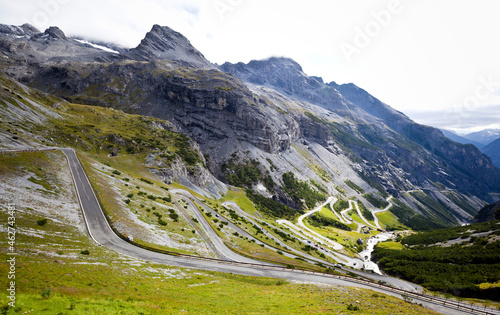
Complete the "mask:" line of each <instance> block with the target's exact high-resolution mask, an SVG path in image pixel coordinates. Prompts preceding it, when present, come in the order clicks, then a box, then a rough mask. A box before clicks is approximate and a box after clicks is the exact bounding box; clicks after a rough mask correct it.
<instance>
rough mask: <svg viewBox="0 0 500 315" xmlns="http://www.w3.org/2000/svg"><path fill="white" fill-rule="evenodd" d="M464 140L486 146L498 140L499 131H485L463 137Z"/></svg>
mask: <svg viewBox="0 0 500 315" xmlns="http://www.w3.org/2000/svg"><path fill="white" fill-rule="evenodd" d="M463 137H464V138H466V139H469V140H472V141H476V142H479V143H481V144H484V145H488V144H490V143H491V142H493V141H495V140H496V139H498V138H500V129H485V130H481V131H477V132H472V133H469V134H466V135H463Z"/></svg>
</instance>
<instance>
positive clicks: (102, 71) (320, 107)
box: [0, 25, 500, 227]
mask: <svg viewBox="0 0 500 315" xmlns="http://www.w3.org/2000/svg"><path fill="white" fill-rule="evenodd" d="M3 29H6V30H7V31H2V32H0V43H2V45H0V53H2V54H3V55H4V56H7V57H8V59H6V58H4V59H3V62H4V63H5V66H4V67H3V71H4V72H5V73H7V74H8V75H9V76H11V77H13V78H15V79H17V80H19V81H21V82H24V83H25V84H27V85H28V86H30V87H32V88H36V89H39V90H42V91H45V92H48V93H51V94H53V95H55V96H57V97H61V98H64V99H66V100H69V101H72V102H77V103H82V104H90V105H98V106H104V107H113V108H115V109H120V110H123V111H125V112H128V113H135V114H143V115H148V116H154V117H159V118H162V119H166V120H169V121H171V122H172V123H173V125H174V126H175V127H174V128H175V130H176V131H179V132H183V133H186V134H188V135H189V136H190V137H191V138H192V139H193V140H195V141H197V142H198V144H199V145H200V148H201V151H202V152H203V154H204V157H203V158H204V159H205V161H206V165H207V167H208V169H209V170H210V171H211V173H212V174H214V175H215V176H216V177H217V178H219V179H221V180H224V181H226V182H232V181H235V180H236V179H237V182H238V183H240V185H243V186H246V187H248V188H252V189H253V190H254V191H258V192H260V193H261V194H262V195H264V196H266V197H273V199H275V200H277V199H279V200H280V201H281V202H283V203H285V204H287V205H289V206H291V207H293V208H296V209H300V208H302V207H307V205H306V203H305V200H306V199H308V198H309V197H310V196H308V195H307V194H311V193H310V191H316V192H319V193H320V195H321V194H322V195H324V196H326V195H327V194H332V195H338V196H343V198H357V199H359V200H360V201H362V202H364V203H365V204H367V205H369V208H375V207H377V206H378V204H379V202H376V200H383V198H385V197H387V196H388V194H392V195H394V197H397V198H398V199H399V200H397V206H395V207H394V208H393V209H392V210H391V211H393V212H394V213H396V215H397V216H398V217H399V218H400V220H401V221H402V222H403V223H407V224H409V225H412V224H413V225H414V226H420V227H422V223H423V222H425V221H426V220H427V221H429V220H428V219H425V218H430V219H431V221H434V222H436V223H438V224H440V225H454V224H458V223H462V222H468V221H470V220H471V219H472V217H473V216H474V215H475V214H476V212H477V210H476V209H479V208H480V207H481V206H483V205H484V204H485V201H492V197H491V195H490V194H491V193H494V192H498V191H499V190H500V170H499V169H497V168H496V167H494V166H493V165H492V164H491V161H490V160H489V159H488V158H487V157H485V156H484V155H482V154H481V153H480V152H479V151H478V150H477V149H476V148H474V147H473V146H464V145H460V144H458V143H454V142H452V141H450V140H448V139H447V138H445V137H444V136H443V135H442V133H441V132H439V131H438V130H436V129H433V128H430V127H425V126H421V125H418V124H415V123H414V122H412V121H411V120H410V119H409V118H408V117H406V116H405V115H403V114H402V113H399V112H397V111H395V110H394V109H392V108H390V107H389V106H387V105H386V104H384V103H382V102H380V101H379V100H377V99H376V98H374V97H373V96H371V95H370V94H368V93H367V92H366V91H364V90H362V89H360V88H358V87H356V86H355V85H353V84H347V85H337V84H336V83H334V82H332V83H329V84H324V83H323V81H322V79H321V78H317V77H309V76H307V75H306V74H305V73H304V72H303V71H302V69H301V67H300V65H298V64H297V63H296V62H294V61H293V60H290V59H286V58H271V59H268V60H262V61H252V62H250V63H249V64H246V65H245V64H242V63H239V64H236V65H232V64H228V63H226V64H224V65H222V66H220V69H222V70H223V71H219V70H218V69H216V68H214V66H212V64H211V63H210V62H209V61H207V60H206V59H205V58H204V57H203V55H202V54H201V53H200V52H198V51H197V50H196V49H195V48H193V47H192V46H191V45H190V44H189V41H188V40H187V39H185V37H183V36H182V35H181V34H179V33H177V32H174V31H173V30H171V29H170V28H168V27H160V26H156V25H155V26H154V27H153V29H152V30H151V32H149V33H148V34H147V35H146V38H145V39H144V40H143V41H142V42H141V44H140V45H139V46H138V47H136V48H134V49H130V50H122V51H120V52H119V54H117V53H112V52H109V51H105V50H102V49H98V48H95V47H93V46H92V45H86V44H82V43H81V42H79V41H76V40H73V39H70V38H67V37H66V36H63V35H64V34H63V33H62V32H59V31H60V30H59V31H58V30H56V29H52V30H51V31H49V30H47V31H45V33H39V32H38V33H37V31H36V30H32V29H31V28H28V27H27V26H23V27H20V28H16V27H8V26H3V27H2V28H0V30H3ZM29 30H31V31H29ZM16 32H17V33H16ZM61 33H62V34H61ZM15 34H20V35H15ZM40 34H41V35H40ZM41 38H46V39H44V41H42V40H41ZM12 47H20V48H19V49H18V50H16V49H14V50H13V49H11V48H12ZM68 51H71V53H69V52H68ZM47 52H50V53H47ZM58 54H60V56H59V57H58ZM28 57H29V58H28ZM28 59H29V60H28ZM290 172H292V173H293V174H294V175H295V179H293V178H292V180H290V178H291V177H290V175H286V174H290ZM306 186H307V187H309V189H305V188H304V187H306ZM368 195H370V196H368ZM303 200H304V201H303ZM369 200H371V201H369ZM372 206H373V207H372ZM416 222H417V223H416ZM429 222H430V221H429ZM424 225H425V224H424Z"/></svg>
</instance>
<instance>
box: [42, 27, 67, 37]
mask: <svg viewBox="0 0 500 315" xmlns="http://www.w3.org/2000/svg"><path fill="white" fill-rule="evenodd" d="M44 34H45V35H49V36H50V37H52V38H55V39H64V40H67V39H68V38H67V37H66V35H65V34H64V32H63V31H62V30H61V29H60V28H59V27H57V26H51V27H49V28H48V29H46V30H45V32H44Z"/></svg>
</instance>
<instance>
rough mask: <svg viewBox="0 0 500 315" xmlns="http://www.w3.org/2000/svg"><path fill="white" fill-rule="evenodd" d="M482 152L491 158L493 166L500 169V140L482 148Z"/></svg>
mask: <svg viewBox="0 0 500 315" xmlns="http://www.w3.org/2000/svg"><path fill="white" fill-rule="evenodd" d="M481 152H483V153H484V154H486V155H487V156H489V157H491V160H492V162H493V164H495V165H496V166H497V167H500V138H498V139H496V140H495V141H493V142H491V143H490V144H488V145H487V146H485V147H484V148H482V149H481Z"/></svg>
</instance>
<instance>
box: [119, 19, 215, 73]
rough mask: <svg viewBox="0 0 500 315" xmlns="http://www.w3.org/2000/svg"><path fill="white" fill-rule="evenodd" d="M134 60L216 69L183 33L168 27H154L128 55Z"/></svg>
mask: <svg viewBox="0 0 500 315" xmlns="http://www.w3.org/2000/svg"><path fill="white" fill-rule="evenodd" d="M126 55H127V56H128V57H129V58H131V59H134V60H142V61H151V60H172V61H177V62H179V63H181V64H182V65H183V66H185V67H193V68H198V69H215V66H214V65H212V63H210V62H209V61H208V60H207V59H205V56H203V54H202V53H200V52H199V51H198V50H197V49H196V48H194V47H193V46H192V45H191V43H190V42H189V40H188V39H187V38H186V37H184V35H182V34H181V33H178V32H176V31H174V30H172V29H171V28H170V27H168V26H159V25H157V24H155V25H153V28H152V29H151V31H150V32H148V33H147V34H146V37H144V39H143V40H142V41H141V43H140V44H139V45H138V46H137V47H136V48H133V49H131V50H130V51H128V52H127V53H126Z"/></svg>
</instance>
